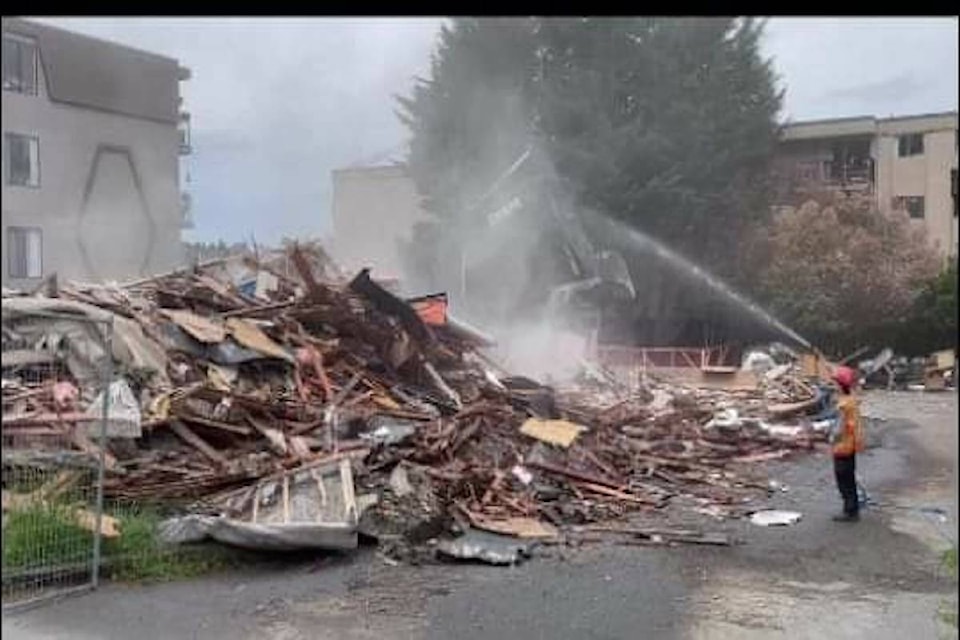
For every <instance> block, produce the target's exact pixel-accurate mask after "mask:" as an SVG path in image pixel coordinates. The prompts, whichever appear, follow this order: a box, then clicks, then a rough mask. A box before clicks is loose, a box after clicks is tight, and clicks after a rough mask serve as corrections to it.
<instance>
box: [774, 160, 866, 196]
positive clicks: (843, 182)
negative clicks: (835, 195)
mask: <svg viewBox="0 0 960 640" xmlns="http://www.w3.org/2000/svg"><path fill="white" fill-rule="evenodd" d="M792 173H793V186H794V188H795V189H797V190H799V191H847V192H850V191H856V192H861V193H872V192H873V186H874V173H873V164H872V162H870V161H867V162H857V163H847V164H843V163H840V162H837V161H832V160H825V161H819V162H818V161H805V162H798V163H796V164H795V165H794V167H793V172H792ZM788 175H789V174H788Z"/></svg>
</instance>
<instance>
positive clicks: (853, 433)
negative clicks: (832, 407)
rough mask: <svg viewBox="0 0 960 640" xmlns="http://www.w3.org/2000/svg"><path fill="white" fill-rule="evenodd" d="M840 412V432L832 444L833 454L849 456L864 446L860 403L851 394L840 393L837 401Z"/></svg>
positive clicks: (861, 449) (858, 451)
mask: <svg viewBox="0 0 960 640" xmlns="http://www.w3.org/2000/svg"><path fill="white" fill-rule="evenodd" d="M837 409H838V410H839V412H840V434H839V438H838V439H837V441H836V443H835V444H834V445H833V455H835V456H849V455H853V454H854V453H860V452H861V451H863V448H864V440H863V423H862V421H861V420H860V403H859V402H857V399H856V398H855V397H854V396H853V395H847V394H844V395H841V396H840V400H839V401H838V402H837Z"/></svg>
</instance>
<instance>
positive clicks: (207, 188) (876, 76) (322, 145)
mask: <svg viewBox="0 0 960 640" xmlns="http://www.w3.org/2000/svg"><path fill="white" fill-rule="evenodd" d="M39 21H41V22H46V23H49V24H53V25H55V26H59V27H63V28H66V29H71V30H73V31H77V32H80V33H85V34H88V35H92V36H97V37H100V38H105V39H109V40H113V41H115V42H119V43H122V44H127V45H130V46H134V47H139V48H142V49H146V50H149V51H153V52H156V53H160V54H163V55H167V56H171V57H174V58H177V59H178V60H180V62H181V64H182V65H184V66H187V67H189V68H190V69H191V70H192V72H193V77H192V79H191V80H190V81H188V82H185V83H182V88H183V96H184V103H185V108H186V109H187V110H188V111H190V112H191V114H192V124H193V141H192V142H193V147H194V153H193V155H192V156H191V157H189V158H188V159H187V160H186V162H185V165H184V166H185V169H186V170H187V172H188V173H189V176H190V183H189V184H185V188H187V189H188V190H189V191H190V192H191V193H192V194H193V200H194V216H195V219H196V229H195V230H193V231H192V232H190V233H188V234H186V237H187V238H188V239H203V240H214V239H217V238H223V239H224V240H226V241H228V242H229V241H235V240H242V239H249V238H250V237H251V236H253V237H255V238H256V239H257V240H258V241H259V242H267V243H270V242H275V241H277V240H279V239H280V238H281V237H283V236H284V235H321V234H325V233H327V232H328V230H329V219H330V194H331V177H330V171H331V170H332V169H334V168H337V167H342V166H346V165H349V164H353V163H356V162H362V161H365V160H369V159H373V158H375V157H376V156H378V155H379V154H381V153H383V152H388V151H390V150H391V149H396V148H397V147H398V146H400V145H402V143H403V141H404V140H405V138H406V132H405V130H404V128H403V127H402V125H401V124H400V123H399V122H398V120H397V118H396V116H395V114H394V107H395V101H394V99H393V96H394V95H396V94H398V93H406V91H407V89H408V87H409V86H410V83H411V79H412V78H413V77H414V76H416V75H423V74H425V73H427V71H428V69H429V60H430V52H431V50H432V48H433V45H434V40H435V37H436V33H437V30H438V28H439V25H440V23H441V19H439V18H309V19H304V18H231V19H226V18H204V19H198V18H184V19H175V18H41V19H39ZM957 26H958V22H957V19H956V18H929V19H925V18H847V19H844V18H775V19H772V20H771V21H770V22H769V24H768V27H767V36H766V42H765V51H766V54H767V55H769V56H772V57H773V59H774V65H775V67H776V70H777V72H778V74H779V75H780V80H781V82H782V83H783V85H784V86H785V88H786V91H787V93H786V102H785V108H784V117H787V118H790V119H793V120H805V119H814V118H828V117H840V116H853V115H878V116H889V115H905V114H912V113H926V112H934V111H950V110H956V109H957V71H958V69H957V57H958V52H957Z"/></svg>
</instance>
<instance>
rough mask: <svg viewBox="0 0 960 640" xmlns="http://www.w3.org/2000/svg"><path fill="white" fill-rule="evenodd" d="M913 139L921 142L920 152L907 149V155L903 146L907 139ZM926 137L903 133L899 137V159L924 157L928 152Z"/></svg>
mask: <svg viewBox="0 0 960 640" xmlns="http://www.w3.org/2000/svg"><path fill="white" fill-rule="evenodd" d="M908 138H912V139H917V140H920V150H919V151H910V149H907V153H904V149H903V145H904V142H905V141H906V139H908ZM925 138H926V136H924V135H923V134H922V133H903V134H901V135H899V136H897V157H899V158H913V157H914V156H922V155H923V154H924V153H925V152H926V146H927V145H926V142H927V141H926V140H925Z"/></svg>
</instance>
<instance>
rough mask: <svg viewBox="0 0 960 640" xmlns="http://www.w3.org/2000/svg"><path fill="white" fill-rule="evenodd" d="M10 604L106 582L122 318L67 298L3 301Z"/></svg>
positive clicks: (6, 593) (6, 595)
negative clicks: (115, 326)
mask: <svg viewBox="0 0 960 640" xmlns="http://www.w3.org/2000/svg"><path fill="white" fill-rule="evenodd" d="M2 328H3V342H2V363H3V364H2V371H3V389H2V399H3V426H2V444H3V474H2V481H3V525H2V526H3V591H2V595H3V605H4V608H7V607H9V606H12V605H13V606H16V605H22V604H25V603H28V602H34V601H37V600H43V599H46V598H48V597H51V596H57V595H62V594H64V593H66V592H69V591H75V590H82V589H87V588H90V587H94V586H96V585H97V582H98V579H99V571H100V551H101V543H102V540H103V539H104V538H105V537H108V536H110V535H113V534H114V532H113V531H111V528H110V525H111V523H110V521H108V520H106V519H105V518H104V517H103V508H102V506H103V492H102V485H103V478H104V473H103V472H104V461H105V459H106V457H107V456H109V454H108V453H107V451H106V447H105V443H106V435H107V426H108V422H109V421H108V419H107V418H108V416H110V403H111V396H112V395H113V394H112V393H111V391H112V388H111V385H110V381H111V380H112V378H113V366H112V363H113V358H112V344H111V342H112V322H111V320H110V315H109V314H106V313H100V314H91V313H89V310H88V309H80V308H79V307H73V308H71V303H69V302H66V301H60V302H56V301H51V300H46V299H38V298H13V299H9V298H5V299H4V301H3V321H2Z"/></svg>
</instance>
